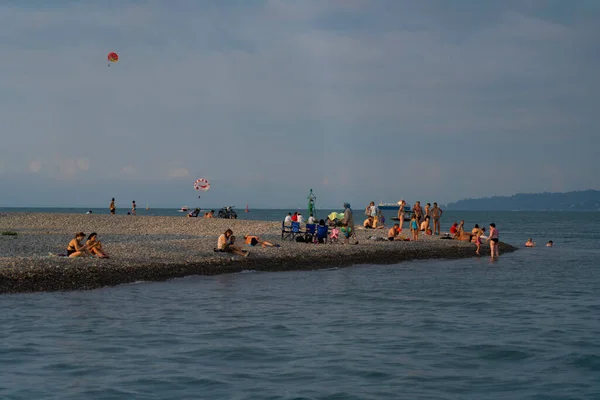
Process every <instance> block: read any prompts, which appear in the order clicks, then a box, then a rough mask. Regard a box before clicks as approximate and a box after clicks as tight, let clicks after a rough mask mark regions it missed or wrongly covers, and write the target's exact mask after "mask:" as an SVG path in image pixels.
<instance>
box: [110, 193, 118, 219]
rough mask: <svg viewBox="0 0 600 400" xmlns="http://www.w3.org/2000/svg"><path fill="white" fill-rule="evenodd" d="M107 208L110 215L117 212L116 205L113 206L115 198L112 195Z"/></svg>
mask: <svg viewBox="0 0 600 400" xmlns="http://www.w3.org/2000/svg"><path fill="white" fill-rule="evenodd" d="M108 209H109V210H110V213H111V214H112V215H115V213H116V212H117V206H115V198H114V197H113V198H112V200H111V201H110V205H109V206H108Z"/></svg>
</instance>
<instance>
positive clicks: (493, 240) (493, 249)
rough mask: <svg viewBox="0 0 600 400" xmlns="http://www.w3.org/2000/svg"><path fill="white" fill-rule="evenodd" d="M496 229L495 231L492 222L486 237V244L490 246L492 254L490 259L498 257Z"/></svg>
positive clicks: (494, 225)
mask: <svg viewBox="0 0 600 400" xmlns="http://www.w3.org/2000/svg"><path fill="white" fill-rule="evenodd" d="M499 236H500V235H499V234H498V229H496V224H494V223H493V222H492V223H491V224H490V235H489V236H488V240H487V241H488V243H489V244H490V252H491V254H492V258H494V257H500V252H499V251H498V242H499V241H500V240H499Z"/></svg>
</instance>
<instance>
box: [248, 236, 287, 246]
mask: <svg viewBox="0 0 600 400" xmlns="http://www.w3.org/2000/svg"><path fill="white" fill-rule="evenodd" d="M244 242H245V243H246V244H247V245H250V246H252V247H254V246H256V245H257V244H260V246H261V247H279V245H276V244H273V243H271V242H267V241H266V240H260V238H259V237H258V236H254V235H244Z"/></svg>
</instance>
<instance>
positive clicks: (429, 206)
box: [421, 203, 431, 230]
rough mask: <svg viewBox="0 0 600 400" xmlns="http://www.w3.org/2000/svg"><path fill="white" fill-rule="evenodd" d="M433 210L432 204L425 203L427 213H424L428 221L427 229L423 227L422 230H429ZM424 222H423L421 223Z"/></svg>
mask: <svg viewBox="0 0 600 400" xmlns="http://www.w3.org/2000/svg"><path fill="white" fill-rule="evenodd" d="M430 212H431V204H430V203H427V204H425V214H423V220H424V221H427V227H426V228H425V229H421V230H427V228H429V220H430V219H431V215H429V213H430ZM422 224H423V223H422V222H421V225H422Z"/></svg>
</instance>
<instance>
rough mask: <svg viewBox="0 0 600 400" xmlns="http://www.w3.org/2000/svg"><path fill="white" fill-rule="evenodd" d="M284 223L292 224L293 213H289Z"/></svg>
mask: <svg viewBox="0 0 600 400" xmlns="http://www.w3.org/2000/svg"><path fill="white" fill-rule="evenodd" d="M283 222H284V223H286V224H288V225H291V224H292V213H288V215H286V216H285V219H284V220H283Z"/></svg>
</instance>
